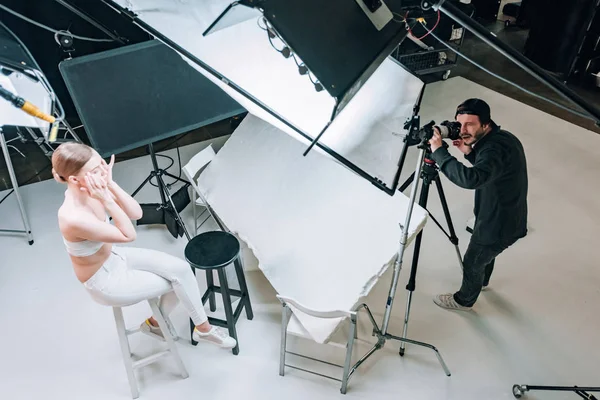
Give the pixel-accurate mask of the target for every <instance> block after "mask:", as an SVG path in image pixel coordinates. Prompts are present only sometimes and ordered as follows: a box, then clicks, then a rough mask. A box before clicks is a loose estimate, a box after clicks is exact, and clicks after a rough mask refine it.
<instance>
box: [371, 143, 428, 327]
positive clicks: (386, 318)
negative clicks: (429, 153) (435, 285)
mask: <svg viewBox="0 0 600 400" xmlns="http://www.w3.org/2000/svg"><path fill="white" fill-rule="evenodd" d="M424 157H425V149H424V148H422V149H421V150H420V152H419V157H418V159H417V167H416V169H415V175H414V176H415V177H418V176H420V175H421V169H422V168H423V159H424ZM418 188H419V180H418V179H416V180H415V181H414V184H413V187H412V189H411V193H410V202H409V204H408V211H407V212H406V219H405V221H404V226H401V229H402V236H401V238H400V249H399V250H398V256H397V257H396V261H395V262H394V277H393V278H392V285H391V286H390V292H389V295H388V300H387V302H386V306H385V314H384V316H383V324H382V327H381V334H382V335H383V336H385V334H386V333H387V328H388V325H389V323H390V316H391V313H392V306H393V305H394V297H395V296H396V288H397V286H398V278H399V276H400V270H401V269H402V259H403V258H404V250H405V249H406V243H407V241H408V229H409V227H410V219H411V217H412V211H413V208H414V204H415V197H416V196H417V190H418Z"/></svg>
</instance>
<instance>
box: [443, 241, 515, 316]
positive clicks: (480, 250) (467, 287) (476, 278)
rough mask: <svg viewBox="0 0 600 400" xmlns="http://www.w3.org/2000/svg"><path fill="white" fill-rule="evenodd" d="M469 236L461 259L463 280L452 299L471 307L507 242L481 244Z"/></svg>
mask: <svg viewBox="0 0 600 400" xmlns="http://www.w3.org/2000/svg"><path fill="white" fill-rule="evenodd" d="M473 239H474V238H473V237H472V238H471V242H470V243H469V247H468V248H467V251H466V252H465V256H464V259H463V280H462V285H461V287H460V290H459V291H458V292H456V293H454V300H455V301H456V302H457V303H458V304H460V305H461V306H465V307H471V306H472V305H473V304H475V302H476V301H477V298H478V297H479V294H480V293H481V288H482V287H483V286H487V285H488V284H489V283H490V277H491V276H492V272H493V271H494V262H495V260H496V257H498V255H500V253H502V252H503V251H504V250H506V248H508V247H509V246H510V245H511V244H512V243H514V242H511V243H509V244H495V245H481V244H478V243H476V241H474V240H473Z"/></svg>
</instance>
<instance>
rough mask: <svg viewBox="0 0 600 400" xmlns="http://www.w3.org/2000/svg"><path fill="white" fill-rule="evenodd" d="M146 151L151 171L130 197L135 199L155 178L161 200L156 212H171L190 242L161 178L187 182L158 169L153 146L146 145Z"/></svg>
mask: <svg viewBox="0 0 600 400" xmlns="http://www.w3.org/2000/svg"><path fill="white" fill-rule="evenodd" d="M148 151H149V152H150V159H151V160H152V166H153V170H152V171H150V174H149V175H148V177H147V178H146V179H145V180H144V182H142V183H141V184H140V186H138V188H137V189H136V190H135V192H133V194H132V195H131V197H135V195H136V194H138V192H139V191H140V190H142V188H143V187H144V186H145V185H146V184H147V183H148V182H150V179H152V178H154V177H156V183H157V185H158V191H159V193H160V198H161V204H160V205H159V206H158V210H157V211H159V210H162V211H163V214H164V212H165V211H170V212H173V215H174V218H175V221H176V223H177V226H178V228H179V229H181V231H183V233H184V234H185V236H186V237H187V239H188V240H190V239H191V238H190V234H189V233H188V231H187V229H186V228H185V224H184V223H183V220H182V219H181V216H180V215H179V212H178V211H177V208H176V207H175V203H174V202H173V198H172V196H171V193H170V192H169V188H168V187H167V185H166V184H165V181H164V180H163V176H168V177H169V178H173V179H175V180H176V181H177V182H183V183H186V184H187V183H189V182H188V181H186V180H184V179H181V178H179V177H177V176H175V175H172V174H170V173H168V172H167V171H165V170H164V169H162V168H159V167H158V162H157V161H156V154H155V153H154V146H153V145H152V143H150V144H149V145H148Z"/></svg>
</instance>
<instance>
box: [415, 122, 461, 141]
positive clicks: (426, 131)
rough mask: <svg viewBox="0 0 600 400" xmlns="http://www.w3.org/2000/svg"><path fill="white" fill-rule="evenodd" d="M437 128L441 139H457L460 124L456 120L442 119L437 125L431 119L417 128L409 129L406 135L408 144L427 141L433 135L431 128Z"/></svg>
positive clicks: (458, 137)
mask: <svg viewBox="0 0 600 400" xmlns="http://www.w3.org/2000/svg"><path fill="white" fill-rule="evenodd" d="M434 128H437V129H438V130H439V131H440V134H441V136H442V139H450V140H457V139H460V128H461V124H460V122H457V121H444V122H442V123H440V124H439V125H436V124H435V121H431V122H430V123H428V124H427V125H424V126H423V127H422V128H421V129H419V130H411V131H410V132H409V133H408V135H407V141H408V145H409V146H415V145H418V144H420V143H423V142H427V141H429V139H431V138H432V137H433V130H434Z"/></svg>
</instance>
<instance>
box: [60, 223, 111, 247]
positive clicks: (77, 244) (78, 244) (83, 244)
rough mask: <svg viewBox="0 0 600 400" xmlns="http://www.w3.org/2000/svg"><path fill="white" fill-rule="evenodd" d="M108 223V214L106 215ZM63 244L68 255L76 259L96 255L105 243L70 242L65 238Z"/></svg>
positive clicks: (89, 241)
mask: <svg viewBox="0 0 600 400" xmlns="http://www.w3.org/2000/svg"><path fill="white" fill-rule="evenodd" d="M106 221H107V222H108V214H106ZM63 242H64V243H65V247H66V248H67V253H69V254H70V255H72V256H75V257H87V256H91V255H92V254H96V253H97V252H98V250H100V248H101V247H102V245H104V242H95V241H92V240H82V241H81V242H70V241H68V240H67V239H65V238H64V237H63Z"/></svg>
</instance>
